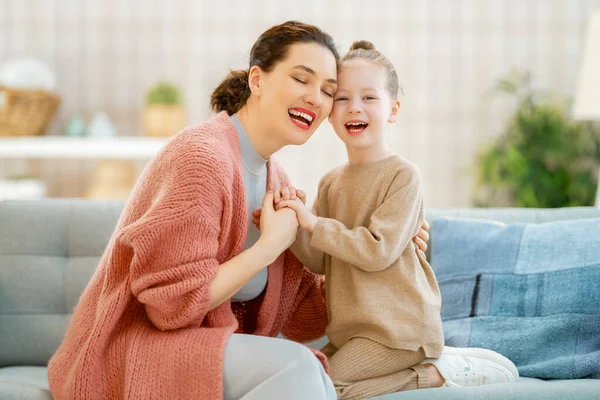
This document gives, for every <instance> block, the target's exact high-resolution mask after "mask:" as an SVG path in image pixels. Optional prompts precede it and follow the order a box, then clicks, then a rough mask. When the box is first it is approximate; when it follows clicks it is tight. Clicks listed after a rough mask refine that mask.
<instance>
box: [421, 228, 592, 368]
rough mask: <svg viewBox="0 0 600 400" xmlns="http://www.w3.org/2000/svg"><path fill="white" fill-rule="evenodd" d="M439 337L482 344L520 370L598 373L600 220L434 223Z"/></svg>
mask: <svg viewBox="0 0 600 400" xmlns="http://www.w3.org/2000/svg"><path fill="white" fill-rule="evenodd" d="M431 232H432V235H431V237H432V239H431V250H432V253H431V254H432V256H431V262H432V266H433V268H434V270H435V273H436V276H437V279H438V282H439V284H440V290H441V293H442V318H443V320H444V331H445V335H446V344H447V345H449V346H457V347H467V346H468V347H484V348H488V349H492V350H495V351H497V352H499V353H501V354H503V355H505V356H507V357H508V358H509V359H511V360H512V361H513V362H514V363H515V364H516V365H517V367H518V368H519V373H520V374H521V375H522V376H529V377H537V378H560V379H569V378H583V377H592V376H598V374H600V219H582V220H569V221H557V222H549V223H544V224H510V225H506V224H503V223H498V222H494V221H484V220H472V219H457V218H443V219H439V220H435V221H434V222H433V223H432V227H431Z"/></svg>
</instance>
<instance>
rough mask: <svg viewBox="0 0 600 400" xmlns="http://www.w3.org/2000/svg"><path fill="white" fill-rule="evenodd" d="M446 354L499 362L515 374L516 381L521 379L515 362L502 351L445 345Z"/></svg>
mask: <svg viewBox="0 0 600 400" xmlns="http://www.w3.org/2000/svg"><path fill="white" fill-rule="evenodd" d="M444 354H448V355H452V356H466V357H478V358H483V359H484V360H488V361H493V362H497V363H498V364H500V365H502V366H503V367H504V368H506V369H507V370H508V371H509V372H510V373H511V374H512V376H513V378H514V380H515V382H517V381H518V380H519V370H517V367H516V366H515V364H514V363H513V362H512V361H510V360H509V359H508V358H506V357H504V356H503V355H502V354H500V353H496V352H495V351H492V350H488V349H480V348H476V347H447V346H446V347H444Z"/></svg>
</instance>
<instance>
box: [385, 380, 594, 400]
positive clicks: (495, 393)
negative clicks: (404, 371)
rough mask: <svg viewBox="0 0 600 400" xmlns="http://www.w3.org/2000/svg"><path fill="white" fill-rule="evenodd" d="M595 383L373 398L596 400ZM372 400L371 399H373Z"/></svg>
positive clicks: (525, 383)
mask: <svg viewBox="0 0 600 400" xmlns="http://www.w3.org/2000/svg"><path fill="white" fill-rule="evenodd" d="M598 393H600V380H598V379H572V380H541V379H536V378H521V379H520V380H519V382H517V383H513V384H508V385H486V386H478V387H470V388H436V389H423V390H411V391H407V392H400V393H392V394H388V395H385V396H380V397H376V398H375V399H378V400H483V399H485V400H505V399H511V400H564V399H577V400H597V399H598ZM373 400H374V399H373Z"/></svg>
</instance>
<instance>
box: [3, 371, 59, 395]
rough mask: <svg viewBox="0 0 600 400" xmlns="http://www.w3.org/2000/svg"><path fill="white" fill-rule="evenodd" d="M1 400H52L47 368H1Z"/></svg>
mask: <svg viewBox="0 0 600 400" xmlns="http://www.w3.org/2000/svg"><path fill="white" fill-rule="evenodd" d="M0 399H3V400H4V399H15V400H16V399H19V400H21V399H28V400H51V399H52V395H51V394H50V390H48V372H47V369H46V368H45V367H6V368H0Z"/></svg>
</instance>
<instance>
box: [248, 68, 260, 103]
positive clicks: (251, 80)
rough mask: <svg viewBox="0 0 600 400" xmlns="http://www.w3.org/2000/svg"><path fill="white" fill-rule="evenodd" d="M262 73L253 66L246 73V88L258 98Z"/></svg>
mask: <svg viewBox="0 0 600 400" xmlns="http://www.w3.org/2000/svg"><path fill="white" fill-rule="evenodd" d="M262 74H263V71H262V69H260V67H259V66H258V65H253V66H252V68H250V71H248V86H249V87H250V91H251V92H252V94H253V95H255V96H260V94H261V92H260V79H261V78H262Z"/></svg>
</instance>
